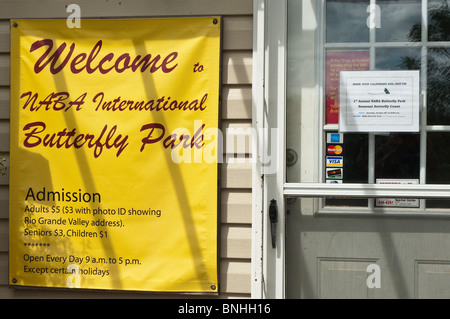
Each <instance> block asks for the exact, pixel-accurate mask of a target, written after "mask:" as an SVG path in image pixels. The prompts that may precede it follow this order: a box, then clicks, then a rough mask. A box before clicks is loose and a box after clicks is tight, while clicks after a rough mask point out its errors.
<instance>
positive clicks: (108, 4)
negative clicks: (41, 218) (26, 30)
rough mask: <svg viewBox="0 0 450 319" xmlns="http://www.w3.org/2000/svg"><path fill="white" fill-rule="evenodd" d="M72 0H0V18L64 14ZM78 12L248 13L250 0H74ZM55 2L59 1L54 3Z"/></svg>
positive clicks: (144, 14)
mask: <svg viewBox="0 0 450 319" xmlns="http://www.w3.org/2000/svg"><path fill="white" fill-rule="evenodd" d="M69 3H72V2H58V1H56V2H55V1H54V0H39V1H35V0H1V1H0V7H1V10H0V19H10V18H17V19H18V18H27V19H29V18H64V19H65V18H67V17H68V16H69V14H70V13H67V12H66V5H67V4H69ZM74 3H76V4H78V5H79V6H80V9H81V15H82V17H85V18H95V17H101V18H105V17H109V18H114V17H118V16H122V17H149V16H190V15H194V16H197V15H249V14H252V10H253V1H251V0H227V1H219V0H217V1H211V0H183V1H180V0H151V1H150V0H129V1H99V0H77V1H76V2H74ZM58 4H59V5H58Z"/></svg>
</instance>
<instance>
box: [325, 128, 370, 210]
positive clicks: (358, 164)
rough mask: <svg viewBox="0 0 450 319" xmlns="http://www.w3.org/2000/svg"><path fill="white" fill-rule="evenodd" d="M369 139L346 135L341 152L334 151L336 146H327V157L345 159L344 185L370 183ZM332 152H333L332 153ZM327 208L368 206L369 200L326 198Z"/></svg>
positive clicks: (365, 135)
mask: <svg viewBox="0 0 450 319" xmlns="http://www.w3.org/2000/svg"><path fill="white" fill-rule="evenodd" d="M368 142H369V138H368V135H367V134H344V143H343V144H342V146H341V147H340V148H339V152H338V153H336V152H335V151H333V150H334V149H335V147H336V145H333V144H327V151H326V152H325V154H327V156H333V155H338V156H342V157H343V168H342V180H339V181H342V182H343V183H368V167H369V166H368V154H369V146H368V145H369V143H368ZM330 150H331V151H330ZM325 175H326V173H325ZM325 206H366V207H367V199H338V198H326V200H325Z"/></svg>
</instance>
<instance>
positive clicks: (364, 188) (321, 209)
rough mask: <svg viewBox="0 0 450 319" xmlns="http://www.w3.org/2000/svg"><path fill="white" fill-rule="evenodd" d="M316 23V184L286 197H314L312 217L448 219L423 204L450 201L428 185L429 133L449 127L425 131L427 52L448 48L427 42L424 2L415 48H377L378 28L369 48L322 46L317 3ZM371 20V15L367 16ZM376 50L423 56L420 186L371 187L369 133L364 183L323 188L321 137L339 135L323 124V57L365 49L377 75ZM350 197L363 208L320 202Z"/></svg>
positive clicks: (322, 14)
mask: <svg viewBox="0 0 450 319" xmlns="http://www.w3.org/2000/svg"><path fill="white" fill-rule="evenodd" d="M376 4H377V0H370V5H376ZM317 5H318V7H317V8H318V11H317V12H318V14H319V23H318V28H317V36H316V50H317V51H316V52H319V54H318V55H316V59H317V61H316V68H317V77H318V83H319V85H318V89H317V91H318V92H317V96H318V116H317V119H318V126H317V127H318V128H319V129H317V131H318V132H316V133H315V134H316V141H317V142H318V143H317V147H316V148H315V152H316V154H317V159H318V160H317V162H316V168H317V170H316V172H317V175H318V176H317V178H318V180H317V181H318V182H317V183H302V182H300V183H292V182H289V183H288V182H286V180H285V184H284V195H285V196H286V197H312V198H316V201H315V205H314V206H315V213H316V214H348V213H350V214H364V215H367V214H370V215H374V214H382V215H383V216H384V215H391V214H392V215H407V216H411V215H419V216H421V215H424V216H448V217H450V214H449V213H448V210H449V209H446V208H426V205H425V201H426V199H442V198H449V196H450V191H449V190H450V185H447V184H426V155H427V153H426V144H427V133H428V132H450V125H428V124H424V123H427V111H426V110H427V109H426V108H427V92H426V87H427V66H428V65H427V62H428V54H427V53H428V49H430V48H449V47H450V42H444V41H428V15H429V8H428V0H421V14H422V19H421V21H422V22H421V23H422V26H421V27H422V28H421V41H418V42H405V41H399V42H376V28H370V30H369V35H370V37H369V42H342V43H339V42H333V43H327V42H326V21H327V19H326V0H321V1H318V4H317ZM368 14H369V13H368ZM378 48H418V49H420V55H421V67H420V90H421V91H420V131H419V133H417V134H420V171H419V184H417V185H407V186H406V187H405V186H404V185H383V184H375V135H376V134H375V133H368V136H369V137H368V139H369V141H368V143H369V150H368V152H369V154H368V158H369V160H368V166H369V170H368V175H369V176H368V183H342V184H326V183H325V176H324V175H325V174H324V172H325V170H324V167H325V164H324V163H323V161H324V159H325V154H324V153H325V145H326V143H325V137H326V133H327V132H336V131H338V124H326V123H325V112H326V110H325V108H326V103H325V64H326V59H325V56H326V51H327V50H330V49H335V50H355V49H356V50H357V49H368V50H369V52H370V70H374V69H375V62H376V60H375V56H376V55H375V53H376V50H377V49H378ZM327 196H329V197H333V196H335V197H342V198H344V197H351V198H367V199H368V205H367V207H361V206H359V207H352V206H337V207H336V206H325V205H324V197H327ZM378 197H387V198H418V199H419V207H417V208H415V207H408V208H403V207H398V208H397V207H376V206H375V198H378Z"/></svg>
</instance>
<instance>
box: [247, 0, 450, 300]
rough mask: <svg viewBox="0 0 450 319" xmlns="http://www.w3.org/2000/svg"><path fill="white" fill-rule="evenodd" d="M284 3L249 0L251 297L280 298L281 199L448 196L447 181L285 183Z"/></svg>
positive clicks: (282, 283) (282, 254) (282, 273)
mask: <svg viewBox="0 0 450 319" xmlns="http://www.w3.org/2000/svg"><path fill="white" fill-rule="evenodd" d="M302 1H304V2H311V1H313V2H315V1H316V0H302ZM321 1H322V0H321ZM287 2H288V0H254V1H253V75H252V128H253V131H252V132H253V135H252V188H253V190H252V201H253V202H252V266H251V295H252V298H257V299H263V298H268V299H273V298H276V299H281V298H285V258H286V255H285V247H286V245H285V244H286V242H285V234H286V232H285V214H284V212H285V203H284V200H285V197H287V196H289V197H311V198H312V197H324V196H352V197H356V198H377V197H402V198H423V199H432V198H450V185H448V184H439V185H437V184H433V185H431V184H429V185H426V184H415V185H407V187H405V186H404V185H389V184H350V183H348V184H344V183H342V184H326V183H286V180H285V173H286V165H285V157H286V154H285V149H286V135H285V117H286V112H285V110H286V64H287V50H286V46H287ZM273 199H275V200H276V202H277V206H278V222H277V223H276V245H275V248H273V247H272V230H271V223H270V219H269V206H270V202H271V200H273ZM337 214H339V213H337ZM410 215H411V214H410ZM438 215H439V216H440V217H442V214H438ZM422 216H423V214H422ZM434 216H435V215H433V214H431V215H428V214H427V217H430V218H432V217H434ZM446 217H450V215H447V216H446Z"/></svg>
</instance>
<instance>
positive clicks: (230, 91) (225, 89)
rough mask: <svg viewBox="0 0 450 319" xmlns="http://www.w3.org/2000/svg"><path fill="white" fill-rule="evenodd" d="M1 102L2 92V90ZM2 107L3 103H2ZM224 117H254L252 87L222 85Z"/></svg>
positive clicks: (248, 118) (230, 118) (228, 118)
mask: <svg viewBox="0 0 450 319" xmlns="http://www.w3.org/2000/svg"><path fill="white" fill-rule="evenodd" d="M0 103H1V92H0ZM0 108H1V104H0ZM222 118H223V119H227V120H233V119H237V120H239V119H247V120H251V118H252V87H251V85H248V86H238V87H234V86H227V85H223V86H222Z"/></svg>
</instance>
